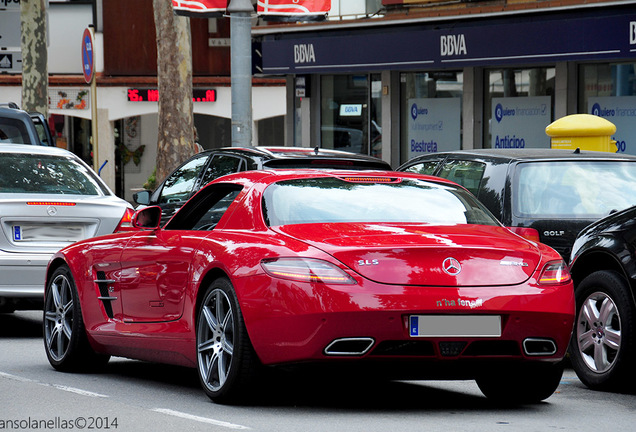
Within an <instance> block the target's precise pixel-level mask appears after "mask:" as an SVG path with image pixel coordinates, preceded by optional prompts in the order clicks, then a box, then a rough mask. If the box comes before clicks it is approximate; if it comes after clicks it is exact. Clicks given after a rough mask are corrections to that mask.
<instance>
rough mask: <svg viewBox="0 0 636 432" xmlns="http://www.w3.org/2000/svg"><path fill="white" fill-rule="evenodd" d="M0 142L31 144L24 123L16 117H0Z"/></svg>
mask: <svg viewBox="0 0 636 432" xmlns="http://www.w3.org/2000/svg"><path fill="white" fill-rule="evenodd" d="M0 143H11V144H31V139H30V138H29V132H28V131H27V128H26V125H25V124H24V123H23V122H21V121H20V120H17V119H13V118H2V117H0Z"/></svg>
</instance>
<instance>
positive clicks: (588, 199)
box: [513, 160, 636, 219]
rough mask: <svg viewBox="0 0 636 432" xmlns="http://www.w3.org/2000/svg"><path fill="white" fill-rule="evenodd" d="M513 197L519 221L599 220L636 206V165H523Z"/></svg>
mask: <svg viewBox="0 0 636 432" xmlns="http://www.w3.org/2000/svg"><path fill="white" fill-rule="evenodd" d="M513 197H514V199H513V212H514V214H515V215H516V216H519V217H533V218H536V217H539V216H541V217H549V218H572V219H574V218H584V219H598V218H600V217H603V216H607V215H608V214H610V213H611V212H613V211H618V210H623V209H625V208H627V207H631V206H633V205H635V204H636V163H630V162H620V161H578V160H577V161H546V162H534V163H520V164H519V165H518V166H517V169H516V178H515V182H514V186H513Z"/></svg>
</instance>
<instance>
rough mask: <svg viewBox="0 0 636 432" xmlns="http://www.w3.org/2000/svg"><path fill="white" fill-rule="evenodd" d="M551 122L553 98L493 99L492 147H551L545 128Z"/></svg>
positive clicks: (491, 121)
mask: <svg viewBox="0 0 636 432" xmlns="http://www.w3.org/2000/svg"><path fill="white" fill-rule="evenodd" d="M551 122H552V106H551V99H550V96H532V97H510V98H493V99H492V116H491V120H490V132H491V147H492V148H494V149H504V148H519V149H523V148H550V138H549V137H548V136H547V135H546V133H545V128H546V126H548V125H549V124H550V123H551Z"/></svg>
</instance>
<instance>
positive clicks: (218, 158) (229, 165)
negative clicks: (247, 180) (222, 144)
mask: <svg viewBox="0 0 636 432" xmlns="http://www.w3.org/2000/svg"><path fill="white" fill-rule="evenodd" d="M242 170H243V167H242V160H241V159H240V158H237V157H234V156H228V155H215V156H214V158H212V162H211V163H210V165H209V166H208V168H207V169H206V170H205V173H204V174H203V179H202V181H201V187H203V186H205V185H206V184H208V183H210V182H211V181H212V180H214V179H216V178H218V177H221V176H224V175H227V174H232V173H235V172H239V171H242Z"/></svg>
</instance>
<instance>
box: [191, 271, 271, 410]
mask: <svg viewBox="0 0 636 432" xmlns="http://www.w3.org/2000/svg"><path fill="white" fill-rule="evenodd" d="M196 344H197V345H196V349H197V363H198V367H197V370H198V373H199V380H200V381H201V385H202V386H203V390H204V391H205V393H206V394H207V395H208V397H209V398H210V399H212V400H213V401H214V402H217V403H239V402H243V401H245V400H246V399H247V396H248V395H249V393H250V389H251V387H252V384H253V383H254V380H255V378H256V376H257V370H258V368H259V366H260V362H259V361H258V358H257V356H256V353H255V352H254V348H253V347H252V343H251V342H250V339H249V336H248V334H247V329H246V328H245V322H244V321H243V315H242V313H241V308H240V307H239V303H238V299H237V297H236V293H235V292H234V289H233V287H232V284H231V283H230V281H229V280H228V279H226V278H220V279H217V280H215V281H214V282H212V284H210V286H209V287H208V288H207V290H206V291H205V294H204V295H203V300H202V302H201V304H200V305H199V309H198V313H197V333H196Z"/></svg>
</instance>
